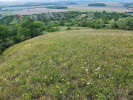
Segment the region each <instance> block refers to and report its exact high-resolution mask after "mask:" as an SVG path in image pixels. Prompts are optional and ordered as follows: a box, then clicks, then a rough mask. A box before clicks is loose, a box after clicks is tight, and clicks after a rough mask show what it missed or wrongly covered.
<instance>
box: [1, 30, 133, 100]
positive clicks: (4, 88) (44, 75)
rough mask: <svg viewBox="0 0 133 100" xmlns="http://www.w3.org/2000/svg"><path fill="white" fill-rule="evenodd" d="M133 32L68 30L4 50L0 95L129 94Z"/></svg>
mask: <svg viewBox="0 0 133 100" xmlns="http://www.w3.org/2000/svg"><path fill="white" fill-rule="evenodd" d="M132 72H133V32H132V31H121V30H93V29H84V30H70V31H61V32H55V33H49V34H46V35H43V36H39V37H36V38H33V39H30V40H27V41H25V42H22V43H20V44H17V45H15V46H13V47H11V48H9V49H8V50H6V51H5V52H4V54H3V56H2V57H1V60H0V100H4V99H7V100H9V99H10V100H11V99H12V100H20V99H24V100H30V99H39V98H40V99H41V100H57V99H58V100H85V99H88V100H94V99H97V100H107V99H108V100H113V99H115V100H121V99H123V100H124V99H132V96H133V95H132V92H133V84H132V83H133V80H132V79H133V73H132Z"/></svg>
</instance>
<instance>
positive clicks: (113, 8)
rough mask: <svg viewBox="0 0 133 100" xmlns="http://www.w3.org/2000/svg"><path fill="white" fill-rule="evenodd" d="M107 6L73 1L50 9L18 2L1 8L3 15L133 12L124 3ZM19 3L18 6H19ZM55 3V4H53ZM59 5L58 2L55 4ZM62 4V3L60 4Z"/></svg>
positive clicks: (45, 6) (108, 3)
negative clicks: (63, 7)
mask: <svg viewBox="0 0 133 100" xmlns="http://www.w3.org/2000/svg"><path fill="white" fill-rule="evenodd" d="M105 4H106V5H107V6H103V7H102V6H100V7H99V6H88V3H72V4H68V5H65V6H67V7H68V9H49V8H47V6H48V5H41V4H40V5H39V4H38V5H30V6H28V5H24V4H23V6H21V5H20V6H19V5H18V4H16V5H15V6H12V5H9V7H8V6H7V7H4V8H2V9H1V13H2V14H3V15H12V14H20V15H32V14H41V13H48V12H65V11H88V12H91V11H99V12H101V11H107V12H132V9H127V8H126V7H124V6H123V5H124V4H120V3H110V2H107V3H105ZM17 5H18V6H17ZM52 5H53V4H52ZM55 5H57V4H55ZM58 6H62V5H58Z"/></svg>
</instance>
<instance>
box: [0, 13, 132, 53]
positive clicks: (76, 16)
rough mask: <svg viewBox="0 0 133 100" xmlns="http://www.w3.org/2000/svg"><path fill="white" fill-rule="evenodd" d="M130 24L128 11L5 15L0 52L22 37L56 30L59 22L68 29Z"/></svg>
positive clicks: (126, 27) (0, 26)
mask: <svg viewBox="0 0 133 100" xmlns="http://www.w3.org/2000/svg"><path fill="white" fill-rule="evenodd" d="M132 25H133V18H132V17H131V16H130V15H126V14H123V13H114V12H112V13H107V12H105V11H104V12H60V13H48V14H34V15H28V16H27V15H25V16H21V15H11V16H5V17H3V18H2V19H0V30H1V31H0V34H1V38H0V53H2V52H3V51H4V50H6V49H7V48H8V47H10V46H12V45H14V44H16V43H19V42H22V41H24V40H27V39H30V38H33V37H36V36H39V35H42V34H43V33H47V32H55V31H59V28H58V27H59V26H66V27H67V29H66V30H71V28H72V27H89V28H95V29H101V28H109V29H110V28H112V29H123V30H133V28H132V27H133V26H132ZM44 31H45V32H44Z"/></svg>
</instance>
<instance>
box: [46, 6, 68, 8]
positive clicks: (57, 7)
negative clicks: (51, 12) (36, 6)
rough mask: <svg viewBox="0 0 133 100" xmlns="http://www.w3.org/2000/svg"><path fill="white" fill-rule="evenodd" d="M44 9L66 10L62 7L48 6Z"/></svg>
mask: <svg viewBox="0 0 133 100" xmlns="http://www.w3.org/2000/svg"><path fill="white" fill-rule="evenodd" d="M46 8H50V9H67V7H64V6H48V7H46Z"/></svg>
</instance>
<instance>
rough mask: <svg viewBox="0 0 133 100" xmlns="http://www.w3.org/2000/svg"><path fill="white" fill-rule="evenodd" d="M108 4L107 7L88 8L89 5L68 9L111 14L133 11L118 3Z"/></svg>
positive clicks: (74, 6)
mask: <svg viewBox="0 0 133 100" xmlns="http://www.w3.org/2000/svg"><path fill="white" fill-rule="evenodd" d="M106 4H107V6H104V7H94V6H88V5H87V4H78V5H70V6H68V9H73V10H76V11H109V12H128V11H132V10H129V9H127V8H125V7H123V5H122V4H118V3H106Z"/></svg>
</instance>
